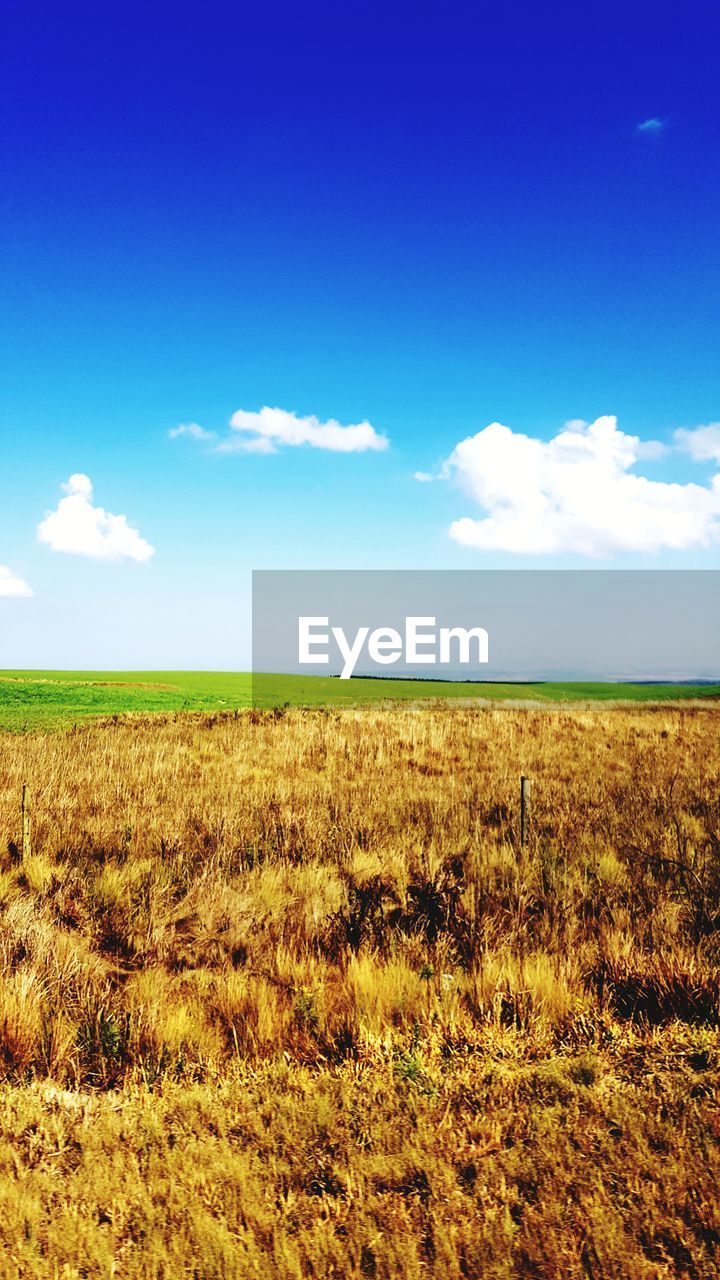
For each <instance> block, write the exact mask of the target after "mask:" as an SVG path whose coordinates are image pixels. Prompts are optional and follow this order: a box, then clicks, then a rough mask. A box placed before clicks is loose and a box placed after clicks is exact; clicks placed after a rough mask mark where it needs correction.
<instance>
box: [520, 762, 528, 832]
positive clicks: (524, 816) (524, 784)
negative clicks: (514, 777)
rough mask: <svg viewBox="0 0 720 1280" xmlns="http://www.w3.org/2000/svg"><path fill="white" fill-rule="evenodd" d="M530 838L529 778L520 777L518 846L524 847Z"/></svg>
mask: <svg viewBox="0 0 720 1280" xmlns="http://www.w3.org/2000/svg"><path fill="white" fill-rule="evenodd" d="M529 838H530V779H529V778H526V777H525V774H523V775H522V777H521V778H520V848H521V849H524V848H525V845H526V844H527V842H528V840H529Z"/></svg>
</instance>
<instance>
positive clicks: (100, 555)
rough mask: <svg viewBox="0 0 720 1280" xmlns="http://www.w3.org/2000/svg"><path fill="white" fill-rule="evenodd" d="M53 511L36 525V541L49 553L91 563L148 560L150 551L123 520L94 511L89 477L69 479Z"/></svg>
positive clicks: (79, 476)
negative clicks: (62, 553) (63, 494)
mask: <svg viewBox="0 0 720 1280" xmlns="http://www.w3.org/2000/svg"><path fill="white" fill-rule="evenodd" d="M62 487H63V490H64V491H65V493H66V494H67V497H65V498H61V499H60V502H59V503H58V506H57V510H55V511H50V512H48V514H47V515H46V517H45V519H44V520H42V521H41V522H40V524H39V525H38V530H37V532H38V540H39V541H40V542H44V543H46V544H47V545H48V546H49V547H51V548H52V550H53V551H65V552H67V553H68V554H69V555H76V556H89V557H90V558H91V559H93V560H137V561H143V560H149V559H150V557H151V556H153V555H154V554H155V549H154V547H151V546H150V543H149V542H146V541H145V539H144V538H141V537H140V534H139V533H138V531H137V529H133V528H132V527H131V526H130V525H129V524H128V522H127V516H114V515H112V514H111V513H110V512H109V511H105V510H104V509H103V508H102V507H94V506H93V502H92V497H93V486H92V481H91V480H90V478H89V476H86V475H83V474H82V473H78V474H76V475H72V476H70V479H69V480H68V482H67V484H64V485H63V486H62Z"/></svg>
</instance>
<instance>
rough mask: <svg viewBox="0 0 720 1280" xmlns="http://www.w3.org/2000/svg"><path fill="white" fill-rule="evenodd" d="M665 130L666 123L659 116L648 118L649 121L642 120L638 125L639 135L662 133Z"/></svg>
mask: <svg viewBox="0 0 720 1280" xmlns="http://www.w3.org/2000/svg"><path fill="white" fill-rule="evenodd" d="M664 128H665V121H664V120H661V119H660V117H659V116H648V118H647V120H641V121H640V123H639V124H638V125H637V132H638V133H662V131H663V129H664Z"/></svg>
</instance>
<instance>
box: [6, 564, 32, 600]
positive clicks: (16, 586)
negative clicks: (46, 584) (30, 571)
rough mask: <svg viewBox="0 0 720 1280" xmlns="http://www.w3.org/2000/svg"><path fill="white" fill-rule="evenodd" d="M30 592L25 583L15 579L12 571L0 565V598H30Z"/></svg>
mask: <svg viewBox="0 0 720 1280" xmlns="http://www.w3.org/2000/svg"><path fill="white" fill-rule="evenodd" d="M31 595H32V590H31V588H30V587H29V586H28V584H27V582H23V580H22V578H18V577H16V575H15V574H14V573H13V571H12V569H8V567H7V565H4V564H0V596H14V597H18V596H31Z"/></svg>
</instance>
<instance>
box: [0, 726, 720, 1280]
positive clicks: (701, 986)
mask: <svg viewBox="0 0 720 1280" xmlns="http://www.w3.org/2000/svg"><path fill="white" fill-rule="evenodd" d="M719 727H720V712H719V711H718V710H717V709H715V708H714V707H712V706H693V707H691V706H682V707H680V706H678V707H672V706H671V707H669V706H667V705H665V706H662V707H653V706H641V707H629V706H614V707H608V706H602V707H586V708H582V707H557V708H552V707H551V708H548V707H543V708H542V709H538V708H533V707H526V708H518V707H509V706H508V705H503V706H498V705H492V704H484V705H481V706H458V705H455V706H448V705H443V704H436V705H433V706H422V705H419V704H418V705H417V706H412V705H401V706H394V707H373V708H364V709H362V710H357V711H354V710H347V709H342V710H335V709H330V710H325V711H323V710H314V711H299V710H296V711H286V712H275V713H271V712H268V713H260V712H248V713H246V714H241V715H240V716H238V717H233V716H211V717H196V716H187V717H178V718H176V719H172V718H171V719H167V720H162V721H159V720H156V719H142V718H140V719H136V720H120V721H118V722H117V723H112V724H104V725H99V724H96V725H87V726H85V727H83V728H82V729H79V730H76V731H74V732H72V733H68V734H64V735H61V734H58V735H52V736H43V735H28V736H25V737H15V736H13V737H10V736H4V737H0V850H1V851H2V862H1V865H0V1073H1V1074H2V1077H3V1078H4V1080H5V1082H6V1086H5V1095H4V1096H5V1108H6V1110H5V1121H4V1128H3V1125H2V1124H0V1159H3V1160H5V1167H6V1170H7V1171H9V1175H10V1182H11V1183H13V1185H14V1189H13V1190H11V1191H8V1192H7V1194H6V1202H5V1209H4V1217H5V1220H6V1221H7V1222H14V1223H16V1225H17V1229H18V1231H20V1236H21V1237H22V1239H23V1240H24V1241H25V1243H24V1244H23V1245H22V1247H21V1248H20V1249H19V1251H18V1250H16V1254H15V1255H13V1256H15V1257H16V1261H15V1262H13V1263H12V1265H11V1267H10V1269H9V1270H7V1271H6V1272H5V1273H3V1272H2V1271H0V1274H7V1275H18V1276H19V1275H28V1276H33V1277H34V1276H40V1275H44V1274H47V1275H53V1274H58V1275H59V1274H63V1275H75V1274H77V1275H96V1274H97V1275H106V1274H107V1275H110V1274H114V1275H117V1276H121V1275H127V1276H133V1277H135V1276H143V1277H144V1276H148V1277H149V1276H152V1277H160V1276H167V1277H171V1276H172V1277H173V1280H174V1277H175V1276H180V1275H184V1274H187V1275H196V1276H201V1277H206V1276H207V1277H215V1276H218V1277H219V1276H232V1277H235V1276H237V1277H244V1276H246V1275H248V1276H249V1275H256V1274H257V1275H263V1276H264V1275H268V1276H278V1277H282V1276H285V1275H287V1276H294V1275H298V1276H300V1275H302V1276H306V1275H316V1276H325V1275H328V1276H330V1275H333V1276H342V1277H344V1276H347V1277H350V1276H360V1275H368V1276H377V1277H395V1276H404V1275H408V1276H416V1275H417V1276H424V1275H441V1274H442V1275H446V1276H455V1275H457V1276H470V1277H474V1276H478V1277H479V1276H481V1275H483V1276H484V1275H488V1276H505V1275H507V1276H510V1275H522V1276H527V1277H530V1276H535V1275H547V1276H552V1275H560V1274H563V1275H567V1276H575V1275H577V1276H593V1277H596V1278H597V1277H600V1276H607V1277H610V1276H620V1275H627V1276H629V1277H643V1280H645V1277H647V1278H648V1280H650V1277H653V1278H654V1277H661V1276H671V1275H687V1276H689V1277H690V1276H698V1277H704V1276H710V1275H714V1274H717V1269H713V1268H716V1264H717V1265H720V1254H718V1246H720V1223H719V1222H718V1220H717V1212H716V1210H715V1208H714V1207H713V1205H714V1201H713V1195H712V1185H713V1180H714V1179H715V1178H716V1177H717V1176H718V1172H720V1160H718V1137H719V1135H720V1125H719V1124H718V1113H717V1109H716V1105H715V1092H714V1091H715V1087H716V1082H717V1077H718V1061H717V1025H718V1019H719V1016H720V1010H719V994H720V965H719V961H718V957H719V956H720V739H719V736H718V728H719ZM521 773H525V774H527V775H529V776H530V777H531V778H532V779H533V821H532V835H531V840H530V843H529V845H528V846H527V847H526V848H525V849H521V848H520V847H519V842H518V827H519V815H518V800H519V776H520V774H521ZM24 782H27V783H28V784H29V785H30V787H31V793H32V800H33V851H32V855H31V857H29V858H25V859H23V858H22V857H21V855H20V849H19V844H20V840H19V826H20V822H19V801H20V793H21V788H22V784H23V783H24ZM21 1114H22V1116H23V1117H24V1119H22V1121H21V1120H20V1119H19V1117H20V1116H21ZM228 1114H234V1115H235V1114H237V1117H239V1118H237V1119H236V1127H235V1128H234V1129H233V1127H232V1125H230V1122H229V1121H228V1119H227V1115H228ZM179 1115H182V1117H183V1118H182V1120H178V1116H179ZM260 1115H263V1116H265V1119H264V1120H262V1123H261V1122H260V1120H259V1119H258V1117H259V1116H260ZM13 1117H17V1118H16V1119H13ZM38 1117H41V1118H38ZM91 1117H92V1119H91ZM188 1117H189V1118H188ZM16 1122H17V1123H18V1124H24V1125H26V1128H27V1127H28V1126H29V1129H28V1132H29V1133H32V1134H35V1135H36V1137H35V1138H30V1137H28V1138H27V1141H26V1139H25V1138H23V1139H22V1141H20V1142H19V1144H18V1141H16V1139H15V1137H13V1125H14V1124H15V1123H16ZM233 1123H235V1122H233ZM308 1126H309V1128H308ZM91 1131H92V1133H93V1134H94V1136H93V1137H92V1139H91V1137H90V1134H91ZM25 1132H26V1130H25V1129H23V1133H25ZM3 1133H4V1135H5V1136H4V1138H3V1137H2V1135H3ZM123 1134H124V1137H123V1136H122V1135H123ZM173 1134H174V1135H175V1137H174V1138H173V1137H172V1135H173ZM38 1135H39V1136H38ZM98 1135H104V1136H102V1137H99V1136H98ZM309 1135H310V1136H309ZM171 1139H172V1140H171ZM3 1141H4V1143H5V1147H4V1148H3V1146H2V1143H3ZM98 1143H99V1144H100V1146H101V1147H102V1151H101V1153H100V1154H98ZM118 1143H119V1146H118V1145H117V1144H118ZM33 1144H35V1146H33ZM148 1144H149V1147H148ZM3 1150H4V1151H5V1155H4V1156H3V1155H2V1152H3ZM33 1151H35V1154H33ZM146 1151H152V1152H154V1153H155V1154H154V1155H153V1156H152V1158H151V1157H150V1156H148V1157H147V1159H146V1155H144V1154H143V1153H144V1152H146ZM73 1152H74V1153H75V1154H74V1155H73V1154H72V1153H73ZM113 1153H114V1154H113ZM148 1160H150V1163H149V1164H148V1163H147V1161H148ZM208 1160H209V1161H210V1172H208V1173H207V1176H206V1177H205V1178H204V1180H203V1178H202V1177H201V1176H200V1174H199V1172H198V1169H199V1167H200V1165H201V1164H202V1163H203V1162H206V1161H208ZM13 1161H14V1162H15V1163H14V1164H13V1163H12V1162H13ZM73 1161H75V1162H76V1163H75V1164H73ZM578 1161H581V1165H582V1167H580V1165H578ZM33 1162H35V1163H33ZM88 1162H90V1164H92V1163H93V1162H95V1167H96V1168H97V1171H98V1172H97V1178H98V1183H97V1186H96V1187H94V1189H93V1191H92V1192H91V1194H90V1196H89V1198H85V1199H83V1200H82V1202H81V1208H80V1209H79V1210H78V1212H77V1213H76V1215H75V1218H74V1219H73V1217H72V1213H73V1211H72V1210H71V1207H70V1205H71V1202H72V1197H73V1196H74V1195H75V1194H76V1192H75V1191H73V1190H72V1188H74V1187H77V1186H78V1185H79V1181H78V1180H79V1179H80V1172H79V1171H80V1170H81V1169H87V1168H89V1167H90V1164H88ZM198 1162H199V1163H198ZM196 1164H197V1167H195V1166H196ZM150 1168H152V1170H153V1177H154V1178H159V1179H160V1184H162V1186H167V1194H166V1192H165V1191H161V1192H158V1193H157V1194H156V1193H155V1192H153V1191H152V1189H149V1188H148V1186H147V1177H148V1170H149V1169H150ZM13 1170H14V1172H13ZM58 1171H62V1172H61V1173H60V1172H58ZM607 1177H610V1179H611V1185H609V1186H608V1185H607V1183H606V1178H607ZM653 1178H656V1179H659V1182H658V1185H659V1186H662V1188H664V1189H663V1190H661V1191H658V1192H657V1193H656V1192H653V1191H652V1190H651V1183H652V1179H653ZM13 1180H14V1182H13ZM171 1186H177V1187H181V1188H183V1189H184V1190H183V1195H184V1196H185V1208H184V1209H183V1208H182V1207H180V1206H179V1204H178V1203H176V1199H174V1198H173V1194H174V1193H172V1191H171V1190H170V1188H171ZM18 1188H21V1189H22V1195H20V1196H19V1191H18ZM229 1188H232V1190H230V1189H229ZM178 1194H179V1193H178ZM158 1195H160V1203H162V1204H163V1205H165V1206H166V1207H167V1212H168V1213H171V1215H172V1222H173V1223H174V1224H175V1225H174V1227H173V1229H172V1230H168V1229H166V1227H165V1226H163V1225H162V1224H161V1223H160V1219H159V1218H158V1214H160V1213H161V1210H160V1209H159V1208H158V1203H159V1202H158ZM53 1196H55V1197H56V1199H55V1200H53ZM18 1197H19V1198H18ZM106 1202H107V1203H106ZM53 1204H55V1206H56V1208H57V1205H59V1204H62V1205H63V1206H64V1207H63V1214H64V1215H65V1216H64V1217H63V1218H62V1224H63V1225H62V1228H61V1227H59V1226H58V1225H57V1221H56V1219H55V1218H54V1217H53V1214H54V1210H53V1209H52V1205H53ZM108 1204H109V1205H110V1207H109V1208H108V1207H107V1206H108ZM23 1206H24V1207H23ZM103 1206H104V1207H103ZM113 1206H115V1207H113ZM133 1206H134V1207H133ZM170 1206H172V1208H170ZM568 1206H572V1207H571V1208H569V1207H568ZM23 1214H25V1217H24V1218H23ZM567 1214H569V1217H568V1219H567V1222H566V1221H565V1217H564V1215H567ZM18 1215H19V1216H18ZM68 1215H69V1216H68ZM98 1215H99V1216H98ZM138 1215H139V1217H138ZM143 1215H145V1216H144V1217H143ZM148 1215H149V1216H148ZM66 1219H67V1220H66ZM71 1220H72V1221H71ZM141 1220H142V1221H141ZM21 1222H24V1223H25V1225H24V1226H22V1227H21ZM73 1222H74V1226H73V1225H72V1223H73ZM139 1222H140V1225H138V1223H139ZM143 1223H144V1224H145V1225H142V1224H143ZM148 1224H150V1225H148ZM541 1228H542V1230H541ZM12 1229H13V1230H14V1229H15V1228H12ZM2 1230H3V1228H1V1227H0V1238H1V1233H2ZM7 1231H8V1232H9V1231H10V1228H7ZM28 1233H29V1234H28ZM8 1238H9V1236H8ZM143 1241H144V1242H145V1243H144V1245H143ZM153 1241H154V1243H153ZM63 1242H64V1243H63ZM42 1250H45V1253H44V1254H43V1253H42ZM48 1250H49V1253H48ZM93 1250H94V1251H95V1252H93ZM178 1250H180V1254H182V1255H183V1256H184V1257H185V1259H187V1258H192V1259H193V1266H194V1267H195V1269H194V1270H193V1269H192V1267H190V1266H189V1264H188V1266H187V1267H186V1269H185V1270H182V1269H180V1261H179V1258H180V1254H179V1253H178ZM183 1251H184V1252H183ZM51 1256H52V1257H54V1258H58V1257H61V1258H62V1260H63V1262H62V1265H63V1266H67V1267H69V1268H72V1267H76V1268H77V1270H72V1269H71V1270H67V1271H65V1272H63V1271H60V1270H58V1271H57V1272H53V1271H52V1270H47V1271H45V1272H43V1270H42V1265H44V1264H41V1262H40V1261H38V1259H42V1257H45V1258H46V1260H47V1258H48V1257H51ZM313 1259H315V1261H313ZM318 1259H320V1261H318ZM88 1260H89V1261H88ZM198 1260H199V1261H198ZM623 1260H624V1261H623ZM184 1265H185V1264H184V1263H183V1266H184ZM12 1267H15V1270H12ZM83 1267H85V1270H82V1268H83ZM103 1267H105V1268H106V1270H103V1269H102V1268H103ZM112 1267H114V1268H115V1270H114V1271H113V1270H112ZM23 1268H24V1269H23ZM39 1268H40V1269H39ZM88 1268H89V1269H88ZM93 1268H95V1269H94V1270H93Z"/></svg>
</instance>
